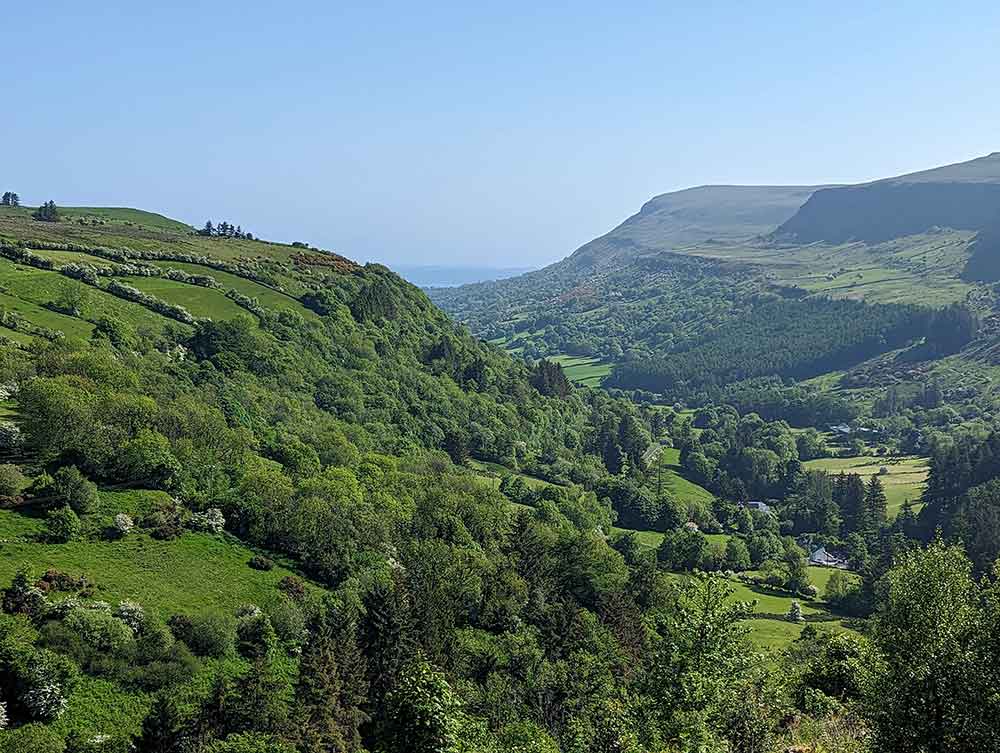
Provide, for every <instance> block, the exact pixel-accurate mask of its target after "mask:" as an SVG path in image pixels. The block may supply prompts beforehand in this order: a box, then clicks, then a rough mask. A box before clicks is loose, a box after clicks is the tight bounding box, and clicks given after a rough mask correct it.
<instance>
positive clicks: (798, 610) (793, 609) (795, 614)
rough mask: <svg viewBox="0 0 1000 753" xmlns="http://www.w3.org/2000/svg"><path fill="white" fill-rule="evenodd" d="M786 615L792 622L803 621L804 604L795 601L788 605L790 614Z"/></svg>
mask: <svg viewBox="0 0 1000 753" xmlns="http://www.w3.org/2000/svg"><path fill="white" fill-rule="evenodd" d="M785 617H786V618H787V619H788V620H789V621H790V622H802V621H803V620H804V619H805V618H804V617H803V616H802V605H801V604H799V602H797V601H793V602H792V605H791V606H790V607H788V614H787V615H785Z"/></svg>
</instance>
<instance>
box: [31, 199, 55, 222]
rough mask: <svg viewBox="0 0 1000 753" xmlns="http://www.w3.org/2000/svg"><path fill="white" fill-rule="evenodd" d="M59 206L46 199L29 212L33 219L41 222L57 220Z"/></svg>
mask: <svg viewBox="0 0 1000 753" xmlns="http://www.w3.org/2000/svg"><path fill="white" fill-rule="evenodd" d="M59 216H60V215H59V207H57V206H56V203H55V202H54V201H51V200H50V201H46V202H45V203H44V204H42V205H41V206H40V207H38V209H36V210H35V211H34V212H32V213H31V217H32V218H33V219H36V220H39V221H41V222H59Z"/></svg>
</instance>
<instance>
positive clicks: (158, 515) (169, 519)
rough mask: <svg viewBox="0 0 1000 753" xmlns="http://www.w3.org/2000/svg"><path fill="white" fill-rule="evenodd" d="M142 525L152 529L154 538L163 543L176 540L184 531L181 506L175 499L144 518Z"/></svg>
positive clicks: (151, 532)
mask: <svg viewBox="0 0 1000 753" xmlns="http://www.w3.org/2000/svg"><path fill="white" fill-rule="evenodd" d="M142 524H143V526H144V527H146V528H148V529H150V534H151V535H152V536H153V538H155V539H160V540H161V541H168V540H170V539H176V538H177V537H178V536H180V535H181V533H183V531H184V529H183V527H182V526H181V510H180V506H179V505H178V503H177V501H176V500H174V499H171V500H170V501H169V502H164V503H162V504H161V505H160V507H159V509H157V510H154V511H153V512H151V513H150V514H149V515H147V516H146V517H145V518H143V521H142Z"/></svg>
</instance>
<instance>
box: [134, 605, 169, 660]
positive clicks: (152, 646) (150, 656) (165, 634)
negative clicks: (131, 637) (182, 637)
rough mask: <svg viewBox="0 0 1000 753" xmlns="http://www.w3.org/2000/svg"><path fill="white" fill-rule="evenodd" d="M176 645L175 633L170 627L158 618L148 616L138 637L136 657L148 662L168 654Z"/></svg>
mask: <svg viewBox="0 0 1000 753" xmlns="http://www.w3.org/2000/svg"><path fill="white" fill-rule="evenodd" d="M173 645H174V635H173V633H171V632H170V628H169V627H167V626H166V625H165V624H164V623H163V622H161V621H160V620H157V619H153V618H150V617H146V618H145V620H144V622H143V625H142V630H141V632H140V633H139V637H138V638H137V639H136V658H137V659H138V661H140V662H142V663H144V664H148V663H150V662H153V661H157V660H159V659H162V658H163V657H164V656H166V654H167V652H168V651H169V650H170V649H171V647H172V646H173Z"/></svg>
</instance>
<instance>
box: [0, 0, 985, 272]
mask: <svg viewBox="0 0 1000 753" xmlns="http://www.w3.org/2000/svg"><path fill="white" fill-rule="evenodd" d="M142 5H146V4H142ZM876 6H884V7H876ZM890 6H891V7H890ZM0 24H2V26H0V49H2V50H3V58H4V60H5V66H4V68H5V73H4V74H3V75H2V76H0V93H2V95H3V98H2V101H3V103H4V108H3V110H4V115H3V127H2V129H0V138H2V139H3V141H2V146H0V187H2V188H3V190H16V191H18V192H19V193H20V194H21V196H22V198H23V199H24V200H25V201H27V202H31V203H37V202H39V201H42V200H45V199H48V198H53V199H55V200H56V201H57V202H58V203H63V204H67V205H70V204H91V205H115V206H118V205H128V206H139V207H142V208H148V209H154V210H157V211H161V212H163V213H165V214H169V215H171V216H174V217H178V218H180V219H183V220H186V221H189V222H192V223H196V224H200V223H201V222H203V221H204V219H206V218H207V217H212V218H214V219H229V220H231V221H233V222H238V223H240V224H242V225H243V226H244V227H248V228H250V229H252V230H253V231H254V232H257V233H258V234H260V235H263V236H264V237H269V238H274V239H278V240H299V239H301V240H307V241H310V242H312V243H314V244H317V245H322V246H323V247H326V248H331V249H335V250H338V251H340V252H341V253H344V254H346V255H347V256H350V257H353V258H357V259H362V260H372V259H377V260H381V261H385V262H388V263H408V264H421V263H427V264H457V265H462V264H469V265H489V266H499V267H503V266H522V265H541V264H543V263H546V262H549V261H553V260H556V259H559V258H561V257H563V256H565V255H567V254H568V253H570V252H571V251H573V250H574V249H575V248H576V247H577V246H579V245H581V244H582V243H584V242H586V241H587V240H589V239H591V238H592V237H594V236H596V235H599V234H601V233H603V232H605V231H607V230H608V229H609V228H611V227H613V226H614V225H616V224H617V223H618V222H620V221H621V220H622V219H624V218H625V217H627V216H628V215H630V214H632V213H633V212H634V211H636V210H637V209H638V208H639V206H640V205H641V204H642V203H643V202H644V201H645V200H647V199H648V198H649V197H650V196H653V195H655V194H657V193H663V192H665V191H669V190H674V189H678V188H684V187H688V186H692V185H698V184H704V183H786V184H788V183H819V182H848V181H859V180H867V179H872V178H876V177H882V176H885V175H891V174H896V173H901V172H907V171H912V170H916V169H921V168H924V167H930V166H933V165H937V164H942V163H947V162H956V161H961V160H964V159H968V158H971V157H974V156H980V155H982V154H985V153H988V152H992V151H997V150H1000V97H998V96H997V82H998V81H1000V52H998V40H1000V3H995V2H986V1H983V2H976V1H975V0H971V1H970V2H965V3H956V4H948V5H944V4H941V3H936V2H930V1H929V0H927V1H925V2H892V3H871V2H864V3H860V2H859V3H854V2H840V3H830V2H809V1H808V0H800V1H799V2H789V3H785V2H766V3H763V2H761V3H754V2H739V3H737V2H698V3H664V2H659V3H614V4H613V3H598V2H577V3H571V4H570V3H566V4H544V6H543V5H540V4H538V3H534V2H533V3H519V2H507V3H426V4H418V3H398V4H397V3H358V4H341V3H330V2H312V1H311V0H303V1H301V2H297V3H269V4H256V3H252V2H239V3H237V2H231V1H230V0H223V1H222V2H214V3H211V4H195V3H186V2H176V3H170V4H163V5H162V7H140V6H139V4H115V3H97V4H79V3H73V4H70V3H63V2H55V3H47V4H39V3H30V4H24V3H19V4H15V5H13V6H11V7H9V8H5V9H4V11H3V14H2V16H0Z"/></svg>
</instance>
